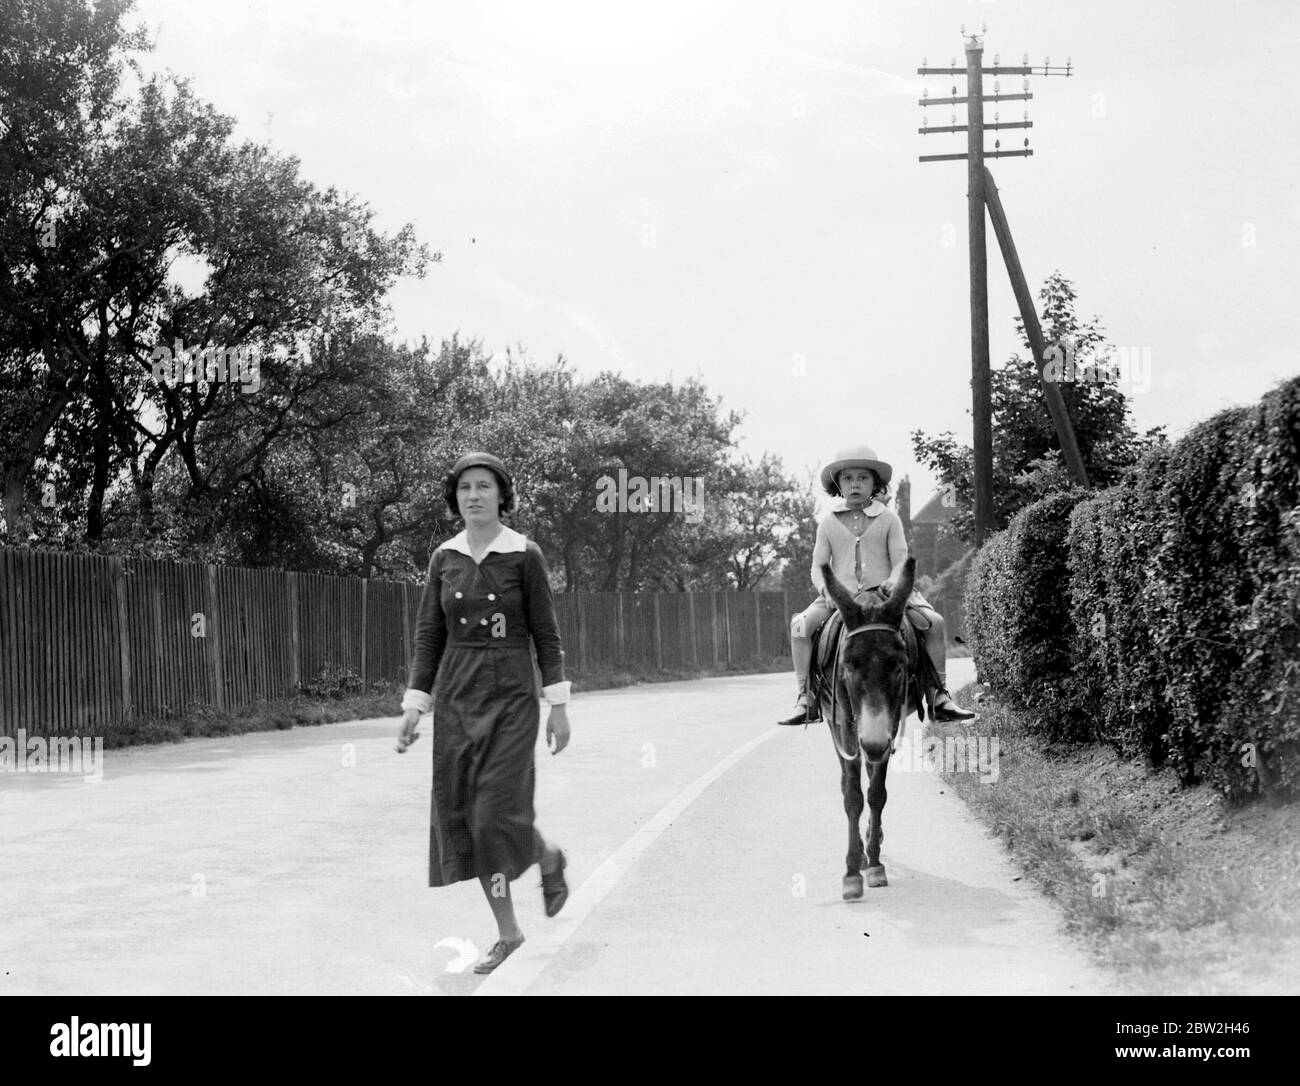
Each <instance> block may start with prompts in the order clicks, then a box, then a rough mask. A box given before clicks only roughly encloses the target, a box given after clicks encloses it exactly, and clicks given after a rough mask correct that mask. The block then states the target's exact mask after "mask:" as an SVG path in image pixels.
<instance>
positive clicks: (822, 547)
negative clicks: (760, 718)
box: [780, 445, 975, 724]
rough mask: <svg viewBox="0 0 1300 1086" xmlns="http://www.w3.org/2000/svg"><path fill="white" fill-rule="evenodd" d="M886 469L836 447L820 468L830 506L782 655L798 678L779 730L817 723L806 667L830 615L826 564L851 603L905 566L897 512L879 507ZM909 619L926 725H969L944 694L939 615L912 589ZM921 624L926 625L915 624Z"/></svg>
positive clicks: (968, 716)
mask: <svg viewBox="0 0 1300 1086" xmlns="http://www.w3.org/2000/svg"><path fill="white" fill-rule="evenodd" d="M893 474H894V469H893V468H892V467H891V466H890V465H889V464H887V463H885V462H884V461H883V460H878V459H876V454H875V452H874V451H873V450H872V449H870V448H868V447H867V446H866V445H859V446H857V447H856V448H851V449H843V450H841V451H840V452H839V453H837V454H836V457H835V459H834V460H833V461H832V462H831V463H829V464H827V465H826V467H825V468H823V469H822V476H821V482H822V487H823V488H824V489H825V491H826V493H827V494H829V495H831V496H832V497H833V498H836V499H837V501H835V503H834V504H833V505H832V506H831V508H830V511H829V512H827V513H826V514H825V515H824V516H823V517H822V518H821V520H820V521H818V523H817V542H816V544H815V545H814V547H813V560H812V580H813V585H814V586H815V587H816V588H817V591H818V593H819V595H818V597H817V599H815V600H814V601H813V602H812V603H811V604H810V605H809V606H808V607H807V608H806V609H805V610H804V611H803V612H802V613H801V614H798V615H795V616H794V620H793V621H792V622H791V623H790V651H791V655H792V656H793V657H794V669H795V674H796V676H797V677H798V680H799V700H798V709H797V711H796V712H795V714H794V715H793V716H791V717H788V718H787V719H785V720H782V721H780V723H781V724H803V723H805V722H810V721H816V720H819V719H820V715H819V712H818V708H817V705H816V703H815V702H813V703H810V699H809V697H808V665H809V664H810V663H811V661H812V638H813V634H815V633H816V632H817V630H818V629H819V628H820V627H821V625H822V623H823V622H825V621H826V619H827V618H828V617H829V616H830V614H831V612H832V611H833V610H834V609H835V605H834V604H833V603H831V602H830V600H829V599H828V598H827V594H826V585H825V582H824V580H823V578H822V575H821V569H820V567H821V566H822V564H823V563H829V564H830V566H831V569H832V570H833V571H834V573H835V577H836V579H837V580H838V581H839V582H840V583H841V584H842V585H844V586H845V587H846V588H848V590H849V591H850V592H853V593H854V594H856V595H857V596H858V597H860V598H861V597H865V595H866V594H867V593H868V592H872V591H876V590H879V591H880V592H883V593H884V594H885V595H888V594H889V592H890V590H891V589H892V588H893V586H894V582H895V581H896V580H897V579H898V577H899V575H900V574H901V573H902V570H903V563H904V562H905V561H906V560H907V541H906V539H905V538H904V536H903V522H902V521H901V520H899V519H898V514H896V513H895V512H893V511H892V510H891V509H888V508H886V506H885V505H884V503H883V502H882V501H880V499H881V498H883V497H887V496H888V493H889V480H890V478H891V477H892V476H893ZM907 609H908V614H909V617H911V616H918V619H919V620H917V621H913V625H914V626H916V627H917V633H918V634H919V635H920V636H921V637H922V638H923V639H924V642H925V649H926V652H927V653H928V654H929V656H930V660H931V662H932V663H933V664H934V671H935V673H936V674H937V675H938V678H939V683H938V686H937V687H936V688H935V689H934V690H932V691H930V698H929V702H930V705H931V706H932V708H933V712H934V719H935V720H936V721H940V722H951V721H967V720H974V719H975V714H974V713H972V712H969V711H968V710H966V709H963V708H961V706H959V705H958V704H957V703H956V702H955V701H953V700H952V695H950V694H949V693H948V691H947V689H946V684H947V679H946V671H947V653H946V649H945V645H944V627H943V616H942V615H940V614H939V612H938V611H936V610H935V609H934V608H933V607H931V606H930V604H929V602H928V601H927V600H926V598H925V597H924V596H922V595H921V593H920V592H916V591H913V592H912V594H911V596H910V597H909V599H908V604H907ZM921 622H928V623H929V626H928V627H923V626H921V625H920V623H921Z"/></svg>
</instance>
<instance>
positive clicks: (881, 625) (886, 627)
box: [829, 622, 907, 762]
mask: <svg viewBox="0 0 1300 1086" xmlns="http://www.w3.org/2000/svg"><path fill="white" fill-rule="evenodd" d="M872 631H883V632H885V633H892V634H894V635H895V636H897V637H900V638H901V637H902V634H900V633H899V627H898V626H891V625H890V624H889V623H888V622H867V623H864V624H863V625H861V626H857V627H855V628H853V629H852V630H846V631H845V632H844V634H843V635H842V637H841V640H840V646H841V648H840V650H839V651H837V652H836V653H835V676H834V678H833V679H832V685H831V691H832V694H831V716H832V718H833V717H834V715H835V708H834V706H835V700H836V697H837V694H838V690H839V670H840V652H842V651H843V645H844V642H846V641H847V640H848V639H849V638H850V637H853V636H854V635H855V634H860V633H870V632H872ZM903 681H904V684H905V685H904V690H903V704H902V707H901V709H900V714H901V715H900V717H899V719H898V721H897V723H896V726H895V728H894V735H893V737H892V741H891V743H890V748H891V751H892V750H893V749H894V745H895V743H896V742H897V739H898V735H899V733H900V732H901V731H902V728H903V721H904V719H905V718H906V713H907V689H906V682H907V680H906V678H904V680H903ZM850 719H851V720H852V724H853V734H854V735H855V736H856V735H857V734H858V714H857V712H856V710H851V717H850ZM829 723H830V731H831V742H832V743H834V744H835V753H836V754H838V755H839V756H840V757H841V758H842V759H843V760H844V761H846V762H851V761H853V759H854V758H856V757H858V755H856V754H846V753H845V752H844V750H843V748H841V747H840V739H839V736H838V735H836V734H835V722H834V719H832V720H831V721H830V722H829Z"/></svg>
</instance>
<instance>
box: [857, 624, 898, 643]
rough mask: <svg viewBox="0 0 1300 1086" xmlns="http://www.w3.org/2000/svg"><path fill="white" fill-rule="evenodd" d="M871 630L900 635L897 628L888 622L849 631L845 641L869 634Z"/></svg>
mask: <svg viewBox="0 0 1300 1086" xmlns="http://www.w3.org/2000/svg"><path fill="white" fill-rule="evenodd" d="M869 630H884V631H886V632H887V633H895V634H896V633H898V627H897V626H891V625H890V624H889V623H888V622H868V623H867V624H866V625H865V626H859V627H857V628H856V629H853V630H849V631H848V632H847V633H846V634H845V635H844V639H845V640H846V641H847V640H848V639H849V638H850V637H852V636H853V635H854V634H860V633H867V632H868V631H869Z"/></svg>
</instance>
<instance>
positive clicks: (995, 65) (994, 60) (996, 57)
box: [993, 53, 998, 68]
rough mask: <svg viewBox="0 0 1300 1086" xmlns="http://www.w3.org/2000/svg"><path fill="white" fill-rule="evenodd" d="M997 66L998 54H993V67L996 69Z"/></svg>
mask: <svg viewBox="0 0 1300 1086" xmlns="http://www.w3.org/2000/svg"><path fill="white" fill-rule="evenodd" d="M997 66H998V54H997V53H994V54H993V67H995V68H996V67H997Z"/></svg>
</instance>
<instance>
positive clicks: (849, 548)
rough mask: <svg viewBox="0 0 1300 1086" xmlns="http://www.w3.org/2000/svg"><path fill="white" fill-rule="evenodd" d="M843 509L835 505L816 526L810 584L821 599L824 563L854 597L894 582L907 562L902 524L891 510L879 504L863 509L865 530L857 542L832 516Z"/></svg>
mask: <svg viewBox="0 0 1300 1086" xmlns="http://www.w3.org/2000/svg"><path fill="white" fill-rule="evenodd" d="M843 508H844V503H843V501H840V502H838V503H836V506H835V507H834V508H832V509H831V510H830V511H829V512H828V513H826V514H825V516H823V517H822V518H821V520H819V521H818V522H817V542H816V543H815V544H814V545H813V560H812V581H813V584H814V585H815V586H816V588H817V590H818V591H819V592H820V593H821V594H822V595H823V596H825V595H826V584H825V581H824V579H823V578H822V574H821V566H822V563H824V562H829V563H830V565H831V569H833V570H834V571H835V579H836V580H838V581H839V582H840V584H842V585H843V586H844V587H845V588H847V589H848V590H849V592H851V593H856V592H857V591H858V590H859V589H864V588H875V587H876V585H878V584H880V583H881V582H882V581H884V580H888V579H897V578H898V577H899V576H900V575H901V574H902V571H903V562H904V561H905V560H906V559H907V540H906V538H905V537H904V535H903V522H902V521H901V520H899V519H898V514H897V513H895V512H894V511H893V510H892V509H888V508H886V507H885V506H884V505H882V504H881V503H880V502H878V501H873V502H872V503H871V504H870V505H868V506H866V507H865V508H864V509H863V512H864V513H866V514H867V529H866V531H865V532H863V533H862V537H861V538H860V539H859V538H858V537H857V536H855V535H854V534H853V533H852V532H850V531H849V530H848V528H846V527H845V526H844V524H843V522H842V521H841V520H840V519H839V517H837V516H836V515H835V513H836V511H837V510H842V509H843Z"/></svg>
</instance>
